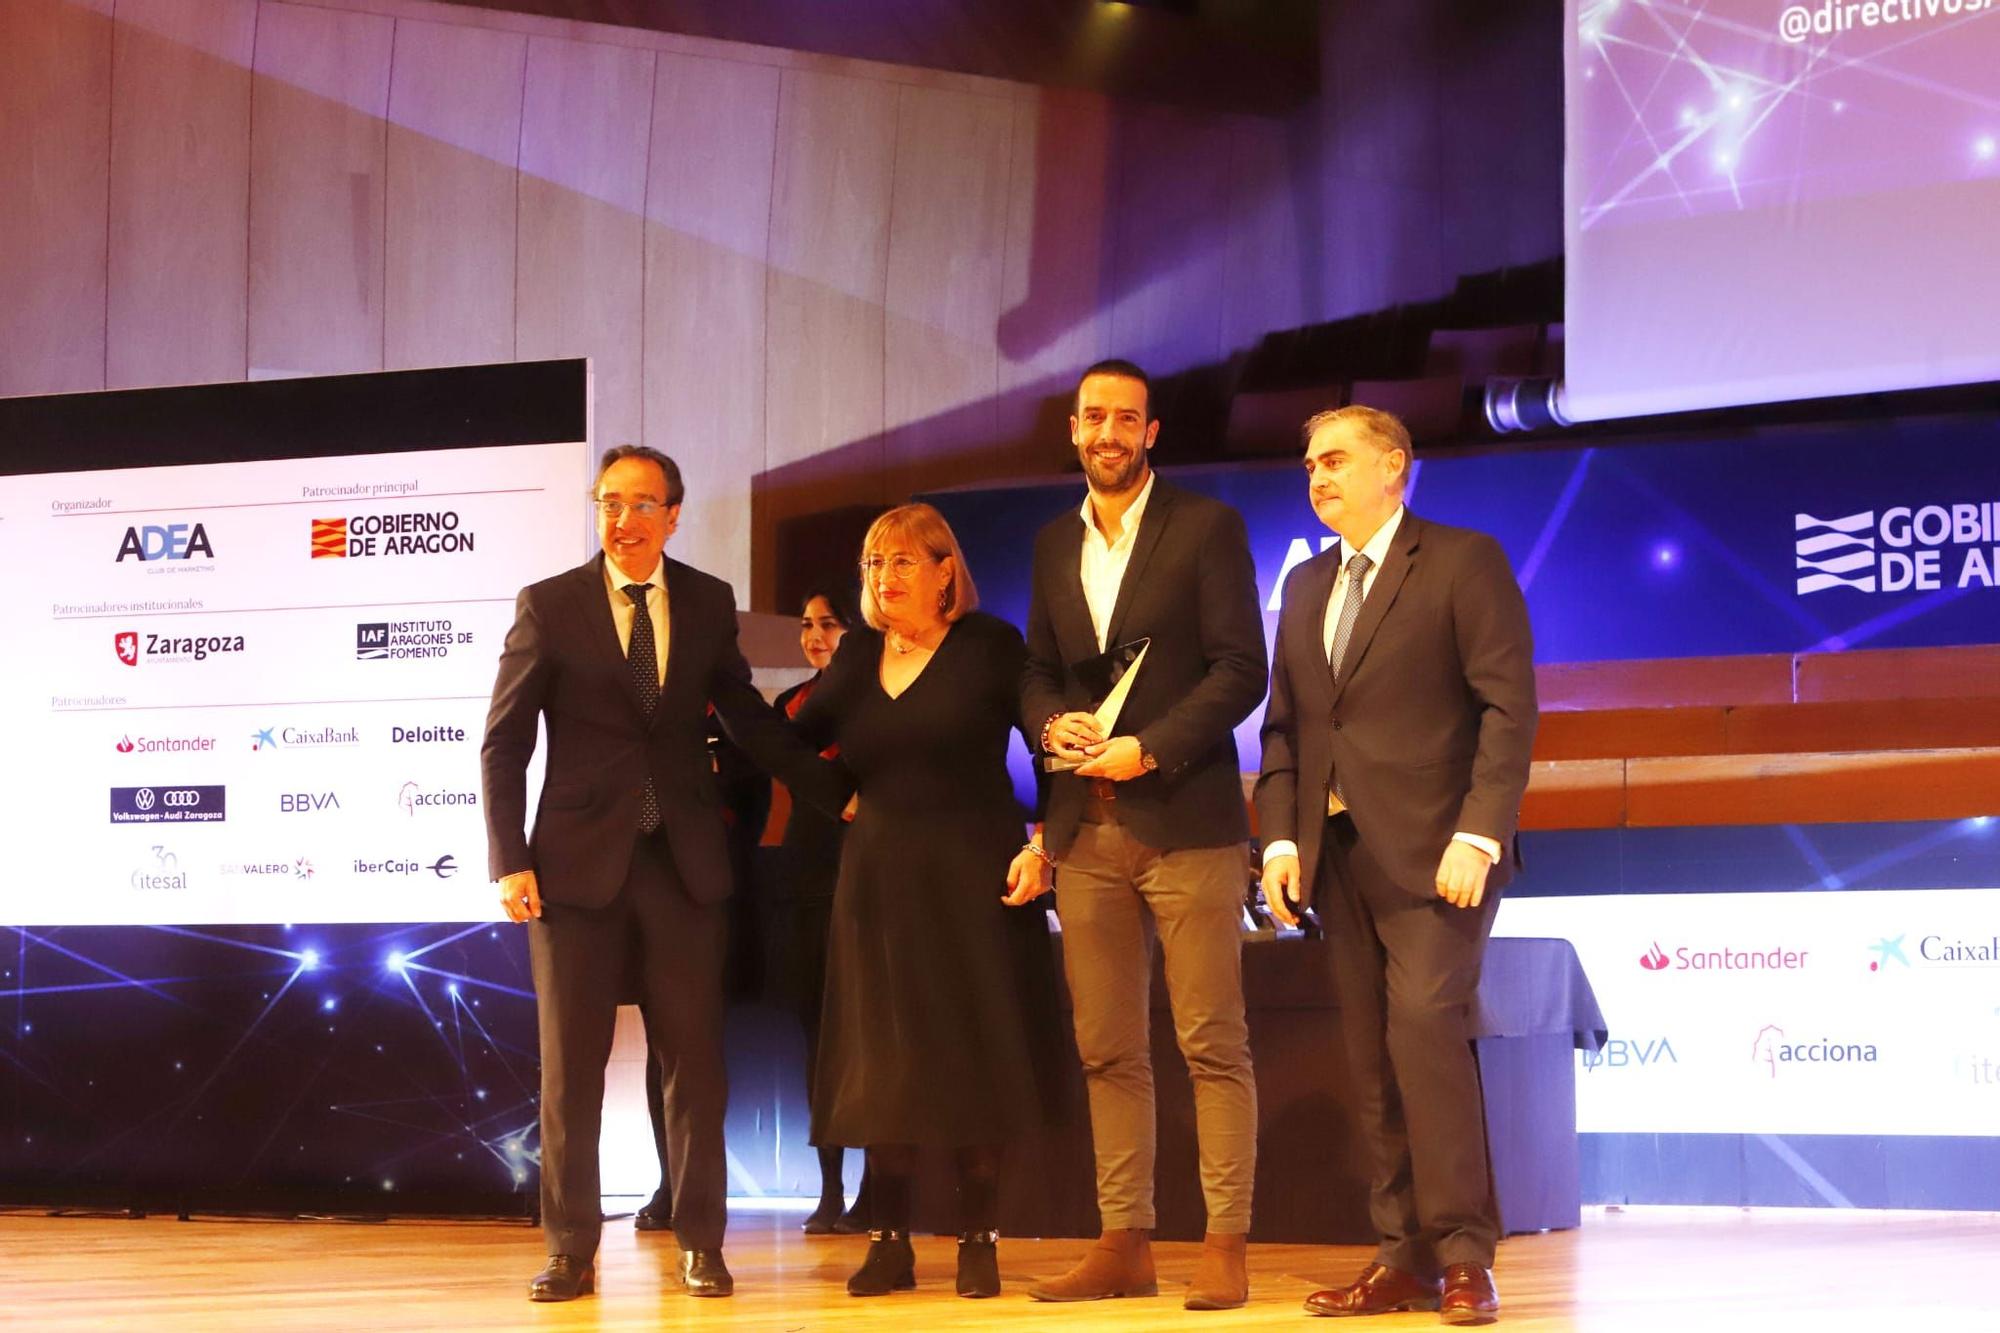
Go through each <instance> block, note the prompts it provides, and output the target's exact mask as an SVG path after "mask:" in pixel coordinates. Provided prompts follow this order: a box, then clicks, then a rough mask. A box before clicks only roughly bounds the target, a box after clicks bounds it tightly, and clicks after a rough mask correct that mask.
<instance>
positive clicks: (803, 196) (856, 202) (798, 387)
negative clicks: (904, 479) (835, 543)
mask: <svg viewBox="0 0 2000 1333" xmlns="http://www.w3.org/2000/svg"><path fill="white" fill-rule="evenodd" d="M896 101H897V89H896V88H895V87H894V86H892V85H889V84H883V83H875V82H872V81H863V80H860V79H851V78H843V77H840V76H838V75H827V74H811V73H803V72H798V71H791V70H788V71H786V72H785V76H784V87H783V92H782V94H781V97H780V101H779V108H778V142H777V151H776V163H777V175H776V179H775V181H774V183H773V190H774V194H773V197H772V202H771V274H770V287H769V292H768V302H769V303H768V307H767V309H768V311H769V318H770V339H769V344H768V354H769V356H770V364H769V368H768V370H767V372H766V375H765V384H766V393H765V404H766V412H767V414H768V415H767V417H766V421H767V432H768V434H767V438H766V444H765V450H764V453H765V460H766V462H767V464H768V465H769V466H772V467H780V466H783V465H785V464H788V463H792V462H795V461H798V460H800V459H807V458H812V457H814V456H816V455H824V454H826V453H828V452H829V451H831V450H837V449H842V448H843V447H855V446H857V442H859V446H858V447H859V450H860V451H859V452H858V453H855V454H851V455H846V456H844V459H843V464H844V465H843V467H842V469H841V471H842V473H843V474H844V475H847V476H849V477H851V476H852V475H854V474H855V473H857V472H860V471H863V470H865V471H866V472H867V473H870V474H872V473H874V472H875V471H876V469H877V468H878V467H879V466H880V460H881V443H880V435H881V432H882V425H883V409H882V376H883V353H882V339H883V314H882V304H883V298H884V292H885V290H886V287H887V283H888V256H889V211H890V189H891V180H892V177H893V173H894V166H895V152H896ZM917 188H921V186H918V187H917ZM835 493H836V494H837V495H839V496H841V497H843V499H845V500H851V499H854V498H870V499H879V498H880V487H879V484H877V483H876V482H875V481H874V480H873V478H872V477H870V478H869V479H868V480H867V481H866V482H865V483H864V484H863V485H862V486H861V487H860V489H859V490H858V491H857V489H856V487H855V485H854V483H853V482H852V481H849V482H848V483H846V484H845V485H844V486H837V487H836V488H835ZM829 499H830V502H835V503H838V502H840V501H832V500H831V497H829Z"/></svg>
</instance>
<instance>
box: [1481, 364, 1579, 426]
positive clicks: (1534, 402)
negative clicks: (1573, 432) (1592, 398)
mask: <svg viewBox="0 0 2000 1333" xmlns="http://www.w3.org/2000/svg"><path fill="white" fill-rule="evenodd" d="M1567 409H1568V404H1567V402H1566V401H1565V400H1564V397H1563V386H1562V381H1561V380H1557V379H1550V378H1549V377H1547V376H1537V377H1535V378H1532V379H1508V378H1497V377H1496V378H1494V379H1490V380H1488V381H1486V424H1487V425H1489V426H1491V427H1493V429H1494V431H1495V432H1496V433H1497V434H1501V435H1506V434H1508V433H1509V432H1512V431H1517V430H1547V429H1549V428H1550V427H1552V426H1568V425H1571V424H1573V423H1572V422H1571V419H1570V415H1569V412H1568V410H1567Z"/></svg>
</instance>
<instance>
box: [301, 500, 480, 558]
mask: <svg viewBox="0 0 2000 1333" xmlns="http://www.w3.org/2000/svg"><path fill="white" fill-rule="evenodd" d="M478 537H479V534H478V533H476V532H473V531H472V530H470V529H468V528H466V527H464V526H463V525H462V524H461V523H460V521H459V517H458V511H457V510H454V509H432V510H424V511H421V512H412V513H403V514H355V515H353V516H352V517H349V518H316V519H314V520H313V521H312V558H313V559H315V560H369V559H375V558H378V557H381V556H390V555H451V554H454V553H457V552H461V551H471V550H473V549H474V548H475V546H476V545H477V542H478Z"/></svg>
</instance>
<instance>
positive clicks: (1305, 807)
mask: <svg viewBox="0 0 2000 1333" xmlns="http://www.w3.org/2000/svg"><path fill="white" fill-rule="evenodd" d="M1344 551H1345V547H1344V546H1342V545H1336V546H1333V547H1331V548H1329V549H1328V550H1326V551H1323V552H1321V553H1320V554H1319V555H1317V556H1315V557H1313V558H1312V559H1311V560H1308V561H1306V562H1305V563H1304V564H1302V565H1300V566H1299V567H1298V568H1296V569H1294V570H1293V571H1292V573H1291V576H1290V577H1289V578H1288V579H1286V581H1285V597H1284V609H1283V610H1282V611H1281V612H1280V614H1279V617H1278V641H1277V647H1276V650H1275V652H1274V654H1273V657H1274V661H1273V662H1272V668H1271V701H1270V704H1269V705H1268V706H1267V707H1266V709H1265V711H1264V729H1263V741H1264V760H1263V766H1262V771H1261V772H1260V774H1259V776H1258V778H1257V792H1256V801H1257V824H1258V830H1259V832H1260V833H1261V834H1262V836H1263V838H1264V841H1265V844H1266V845H1269V844H1270V843H1271V842H1273V841H1275V840H1277V839H1279V838H1289V839H1291V840H1292V841H1293V842H1296V843H1297V844H1298V846H1299V863H1300V899H1301V901H1302V902H1306V903H1310V902H1311V901H1312V898H1311V894H1312V891H1313V887H1314V884H1313V881H1314V877H1315V876H1316V875H1317V873H1318V870H1319V853H1320V842H1321V836H1320V835H1321V833H1322V832H1323V831H1324V829H1325V827H1326V797H1327V789H1328V787H1329V785H1330V783H1331V781H1332V776H1333V772H1334V770H1335V769H1336V768H1337V769H1338V770H1339V771H1340V786H1341V793H1342V795H1343V796H1344V797H1345V798H1346V800H1347V804H1348V808H1349V811H1350V814H1351V815H1352V818H1353V819H1354V822H1355V825H1356V826H1357V828H1358V829H1359V830H1360V833H1361V837H1362V839H1363V841H1364V842H1366V843H1367V844H1368V846H1369V849H1370V850H1371V851H1372V852H1373V854H1374V856H1375V858H1376V860H1377V861H1378V862H1380V864H1381V866H1382V868H1383V869H1384V870H1385V871H1386V872H1387V873H1388V874H1389V876H1390V878H1392V879H1393V880H1395V882H1396V883H1397V884H1399V885H1400V886H1402V887H1403V888H1404V889H1407V890H1408V891H1409V892H1411V893H1413V894H1415V895H1417V896H1418V897H1422V898H1431V897H1435V896H1436V893H1437V868H1438V861H1439V859H1440V858H1441V857H1443V855H1444V849H1445V844H1446V843H1448V842H1449V841H1451V836H1452V834H1453V833H1459V832H1463V833H1477V834H1482V835H1484V836H1486V837H1489V838H1492V839H1493V840H1494V841H1495V842H1498V843H1499V844H1500V846H1501V849H1502V855H1501V859H1500V862H1499V864H1498V865H1495V866H1494V867H1493V869H1492V871H1491V872H1490V873H1489V875H1488V877H1487V885H1488V887H1489V888H1491V889H1495V890H1497V889H1501V888H1504V887H1506V884H1507V881H1508V880H1510V879H1512V878H1513V876H1514V872H1515V871H1516V870H1517V869H1518V868H1519V865H1520V853H1519V848H1518V844H1517V842H1516V839H1515V836H1514V834H1515V830H1516V828H1517V826H1518V824H1519V821H1520V811H1521V794H1522V792H1524V791H1525V790H1526V789H1527V786H1528V763H1529V751H1530V750H1531V749H1533V747H1534V743H1535V724H1536V721H1537V719H1538V717H1539V713H1538V711H1537V707H1536V703H1535V665H1534V659H1535V651H1534V637H1533V634H1532V632H1531V630H1530V629H1529V626H1528V607H1527V602H1526V601H1525V599H1523V598H1522V596H1521V588H1520V585H1519V584H1518V583H1516V582H1515V581H1514V572H1513V570H1512V569H1511V568H1509V567H1508V564H1507V556H1506V554H1505V553H1504V552H1503V551H1502V550H1501V549H1500V544H1499V543H1498V542H1496V541H1494V540H1493V539H1492V538H1491V537H1488V536H1486V535H1485V534H1483V533H1478V532H1472V531H1470V530H1468V529H1465V528H1453V527H1447V526H1445V525H1444V524H1442V523H1427V522H1425V521H1424V520H1423V519H1420V518H1418V517H1417V516H1416V515H1415V514H1413V513H1411V512H1409V511H1408V510H1405V511H1404V513H1403V521H1402V525H1401V526H1400V527H1398V528H1397V530H1396V536H1395V538H1394V540H1393V541H1392V542H1391V543H1390V548H1389V554H1388V556H1387V557H1386V558H1385V559H1384V560H1383V561H1382V568H1381V569H1380V570H1379V571H1378V572H1377V573H1376V575H1375V583H1374V586H1373V587H1371V588H1370V589H1369V592H1368V600H1367V601H1365V602H1363V603H1362V606H1361V618H1360V619H1359V620H1358V621H1356V622H1355V625H1354V635H1353V638H1352V639H1351V640H1350V641H1349V644H1348V648H1347V658H1348V661H1347V669H1346V671H1345V673H1344V674H1343V675H1342V678H1341V679H1340V681H1339V682H1338V684H1336V683H1335V681H1334V679H1333V672H1332V669H1331V668H1330V667H1329V666H1328V664H1327V660H1326V649H1325V646H1324V645H1325V639H1324V631H1323V624H1324V621H1325V617H1326V606H1327V601H1328V599H1329V598H1330V597H1331V596H1332V593H1333V581H1334V579H1335V577H1336V576H1337V575H1338V574H1339V572H1340V567H1341V563H1342V561H1343V559H1344Z"/></svg>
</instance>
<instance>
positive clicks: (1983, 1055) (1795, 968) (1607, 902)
mask: <svg viewBox="0 0 2000 1333" xmlns="http://www.w3.org/2000/svg"><path fill="white" fill-rule="evenodd" d="M1495 933H1496V934H1500V935H1529V936H1560V937H1563V938H1566V939H1569V940H1570V941H1572V942H1573V943H1574V944H1575V945H1576V950H1577V953H1578V955H1579V956H1580V957H1581V958H1582V960H1583V966H1584V970H1585V971H1586V972H1587V973H1588V974H1589V976H1590V982H1591V985H1592V987H1593V988H1594V989H1595V990H1596V992H1597V997H1598V1000H1599V1002H1600V1003H1601V1004H1602V1006H1603V1009H1604V1015H1605V1018H1606V1020H1607V1022H1608V1023H1609V1024H1610V1027H1611V1036H1612V1041H1611V1044H1610V1045H1609V1046H1608V1047H1607V1048H1606V1049H1605V1050H1604V1051H1601V1052H1578V1055H1577V1059H1578V1070H1577V1128H1578V1129H1579V1130H1582V1131H1584V1132H1587V1133H1588V1132H1597V1133H1684V1134H1710V1133H1713V1134H1722V1133H1729V1134H1892V1135H2000V889H1988V888H1967V889H1951V890H1939V889H1912V890H1903V891H1872V890H1871V891H1848V892H1811V893H1730V894H1635V895H1616V896H1604V897H1568V898H1510V899H1508V900H1507V901H1506V902H1505V903H1504V904H1503V905H1502V907H1501V909H1500V915H1499V918H1498V921H1497V923H1496V926H1495Z"/></svg>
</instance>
